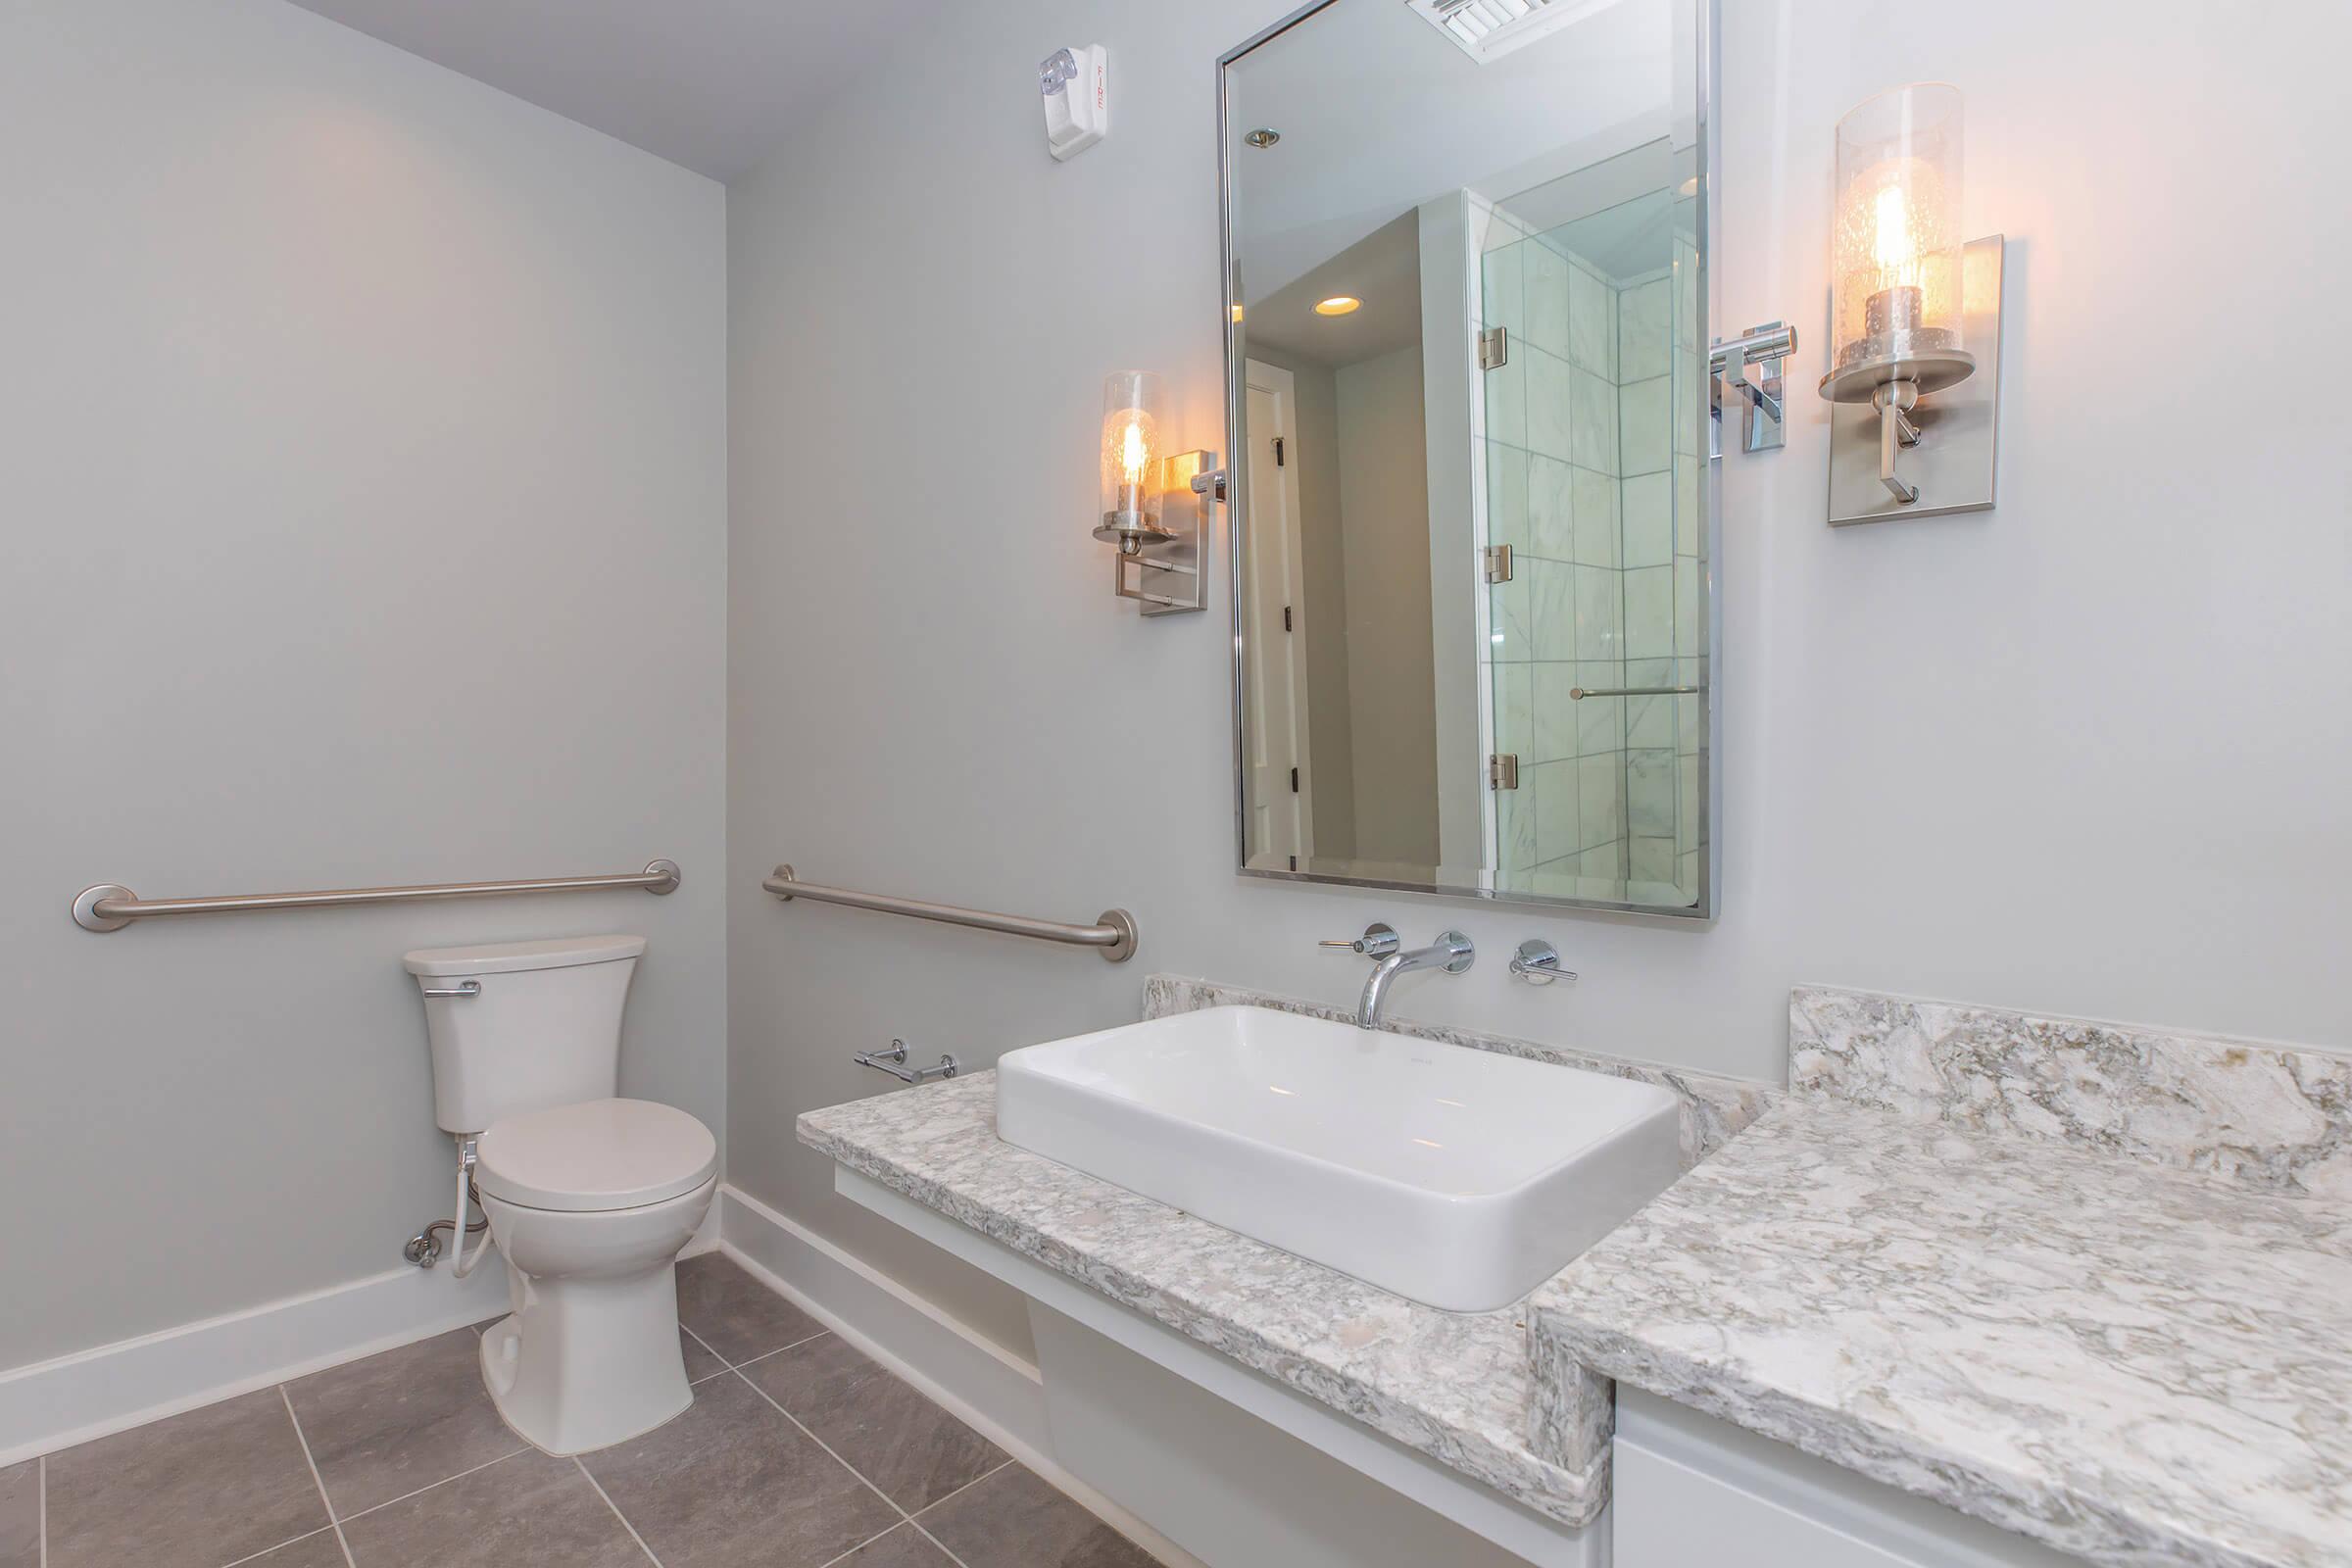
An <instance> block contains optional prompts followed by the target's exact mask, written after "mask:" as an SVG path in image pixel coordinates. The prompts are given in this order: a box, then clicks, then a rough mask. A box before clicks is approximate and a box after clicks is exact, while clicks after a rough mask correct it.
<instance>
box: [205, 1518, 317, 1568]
mask: <svg viewBox="0 0 2352 1568" xmlns="http://www.w3.org/2000/svg"><path fill="white" fill-rule="evenodd" d="M334 1528H335V1527H334V1526H333V1525H331V1524H328V1525H320V1526H319V1528H318V1529H316V1530H310V1531H305V1532H304V1533H303V1534H301V1535H299V1536H296V1537H295V1538H294V1539H293V1540H292V1541H281V1542H279V1543H278V1544H276V1545H274V1546H264V1547H263V1548H262V1549H261V1550H259V1551H257V1552H255V1553H254V1554H253V1555H252V1556H250V1557H239V1558H238V1559H237V1560H236V1561H235V1562H232V1563H223V1564H222V1565H221V1568H245V1565H246V1564H247V1563H253V1562H260V1561H261V1560H262V1559H263V1558H264V1557H267V1556H269V1555H270V1553H271V1552H273V1551H283V1550H285V1549H286V1548H287V1547H288V1546H299V1545H301V1544H303V1543H304V1542H306V1541H311V1540H314V1539H316V1538H318V1537H319V1536H323V1535H326V1534H328V1533H329V1532H331V1531H332V1530H333V1529H334Z"/></svg>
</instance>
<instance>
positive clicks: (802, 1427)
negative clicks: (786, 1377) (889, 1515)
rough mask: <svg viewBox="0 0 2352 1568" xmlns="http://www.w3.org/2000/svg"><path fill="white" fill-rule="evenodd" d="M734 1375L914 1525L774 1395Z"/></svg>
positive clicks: (896, 1503) (740, 1371)
mask: <svg viewBox="0 0 2352 1568" xmlns="http://www.w3.org/2000/svg"><path fill="white" fill-rule="evenodd" d="M735 1375H736V1376H737V1377H739V1378H743V1381H744V1384H745V1386H747V1387H748V1388H750V1390H751V1391H752V1392H753V1393H754V1394H757V1395H758V1396H760V1397H761V1398H762V1399H765V1400H766V1401H767V1402H768V1403H769V1404H771V1405H774V1406H775V1410H776V1414H778V1415H780V1416H782V1417H783V1418H784V1419H785V1420H787V1421H789V1422H791V1423H792V1424H793V1426H794V1427H795V1428H796V1429H797V1430H798V1431H799V1432H800V1434H801V1436H803V1437H805V1438H807V1439H808V1440H809V1442H810V1443H813V1444H815V1445H816V1446H818V1447H820V1448H822V1449H824V1450H825V1452H826V1453H827V1454H828V1455H829V1456H831V1458H832V1460H833V1462H834V1463H835V1464H837V1465H839V1466H841V1467H842V1468H843V1469H844V1470H847V1471H848V1472H849V1473H850V1474H851V1475H854V1476H856V1477H857V1478H858V1484H859V1485H860V1486H862V1487H864V1488H865V1490H866V1491H868V1492H870V1493H872V1494H873V1495H875V1496H877V1497H880V1498H881V1499H882V1500H883V1501H884V1502H885V1503H887V1504H889V1505H890V1507H891V1508H893V1509H894V1510H896V1511H897V1513H898V1516H899V1517H900V1518H901V1519H903V1520H905V1521H906V1522H907V1523H908V1524H913V1523H914V1515H912V1514H910V1513H908V1512H907V1510H906V1509H904V1508H901V1507H900V1506H899V1499H898V1498H896V1497H894V1496H892V1495H890V1494H889V1493H887V1492H884V1491H883V1490H882V1489H881V1488H880V1487H877V1486H875V1485H874V1484H873V1482H871V1481H869V1480H867V1479H866V1474H865V1472H864V1471H862V1470H860V1469H858V1467H857V1466H856V1465H854V1464H852V1463H850V1461H849V1460H847V1459H844V1458H843V1457H842V1456H841V1455H840V1454H839V1453H836V1452H834V1449H833V1445H831V1444H829V1443H827V1442H826V1441H825V1440H824V1439H822V1438H820V1437H818V1436H817V1435H816V1434H815V1433H813V1432H811V1431H809V1428H808V1427H807V1426H806V1425H805V1424H804V1423H803V1422H802V1420H801V1418H800V1417H799V1416H797V1415H794V1414H793V1413H792V1412H791V1411H790V1410H787V1409H785V1408H784V1406H783V1405H782V1404H780V1403H778V1402H777V1399H776V1397H775V1396H774V1395H772V1394H770V1393H768V1392H767V1391H766V1390H765V1389H763V1388H761V1387H760V1385H759V1384H757V1383H754V1382H752V1380H751V1379H750V1378H745V1377H743V1369H742V1368H741V1367H738V1368H736V1371H735ZM888 1533H889V1532H888V1531H885V1532H884V1534H885V1535H887V1534H888Z"/></svg>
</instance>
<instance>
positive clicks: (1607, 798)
mask: <svg viewBox="0 0 2352 1568" xmlns="http://www.w3.org/2000/svg"><path fill="white" fill-rule="evenodd" d="M1624 778H1625V754H1624V753H1623V752H1606V753H1603V754H1602V755H1600V756H1598V757H1580V758H1578V759H1577V761H1576V792H1577V803H1576V810H1577V837H1578V838H1579V839H1580V840H1581V841H1582V842H1581V843H1580V844H1579V846H1578V847H1579V848H1580V849H1591V848H1592V847H1593V846H1594V845H1596V844H1608V843H1612V842H1614V841H1616V840H1617V839H1620V838H1623V837H1624V836H1625V789H1624ZM1608 874H1610V875H1617V876H1622V875H1623V874H1624V873H1623V872H1622V871H1619V872H1611V873H1608Z"/></svg>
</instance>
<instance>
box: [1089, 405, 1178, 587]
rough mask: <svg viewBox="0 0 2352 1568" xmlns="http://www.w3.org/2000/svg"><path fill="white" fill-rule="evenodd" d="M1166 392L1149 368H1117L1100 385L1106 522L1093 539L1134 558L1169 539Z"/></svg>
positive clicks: (1104, 517)
mask: <svg viewBox="0 0 2352 1568" xmlns="http://www.w3.org/2000/svg"><path fill="white" fill-rule="evenodd" d="M1164 413H1165V394H1164V393H1163V392H1162V391H1161V389H1160V381H1159V377H1158V376H1156V375H1153V374H1152V372H1151V371H1149V370H1118V371H1114V372H1113V373H1112V374H1111V375H1110V376H1108V377H1107V378H1106V379H1104V381H1103V521H1102V522H1101V524H1100V525H1098V526H1097V527H1096V529H1095V537H1096V538H1098V539H1101V540H1103V541H1105V542H1107V543H1110V544H1115V545H1117V546H1118V547H1119V553H1120V554H1121V555H1128V556H1132V555H1134V554H1135V553H1136V552H1137V551H1139V550H1141V549H1142V548H1143V547H1144V545H1145V544H1146V543H1147V542H1149V541H1152V540H1155V539H1165V538H1168V537H1170V530H1169V529H1167V528H1166V527H1164V526H1162V525H1161V523H1160V520H1159V513H1160V491H1161V475H1160V471H1159V460H1160V456H1161V447H1160V440H1161V437H1160V427H1161V422H1162V417H1163V415H1164Z"/></svg>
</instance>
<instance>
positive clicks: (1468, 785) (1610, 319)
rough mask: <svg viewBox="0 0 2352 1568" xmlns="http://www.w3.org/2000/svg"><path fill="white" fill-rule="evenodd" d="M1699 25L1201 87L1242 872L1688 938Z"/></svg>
mask: <svg viewBox="0 0 2352 1568" xmlns="http://www.w3.org/2000/svg"><path fill="white" fill-rule="evenodd" d="M1712 5H1713V0H1323V3H1321V4H1318V5H1314V6H1310V7H1308V8H1307V9H1305V10H1303V11H1301V12H1299V14H1297V15H1296V16H1294V17H1292V18H1290V19H1289V20H1288V21H1286V22H1284V23H1282V24H1280V25H1277V26H1275V27H1273V28H1270V29H1269V30H1268V31H1267V32H1265V33H1263V34H1261V35H1260V36H1258V37H1256V38H1254V39H1251V40H1250V42H1249V43H1247V44H1245V45H1243V46H1242V47H1241V48H1239V49H1237V50H1235V51H1234V52H1233V53H1231V54H1229V55H1227V56H1226V57H1225V58H1224V60H1223V61H1222V62H1221V63H1220V66H1221V72H1222V83H1221V90H1220V93H1219V118H1220V128H1221V135H1222V137H1223V146H1224V161H1223V167H1224V219H1225V275H1226V286H1227V290H1228V298H1227V301H1226V306H1227V315H1228V317H1229V321H1228V324H1227V340H1226V374H1227V419H1228V426H1229V428H1228V440H1227V443H1226V450H1227V451H1228V452H1229V453H1230V454H1231V455H1232V456H1231V460H1230V471H1229V490H1230V498H1231V502H1232V516H1233V526H1234V549H1233V575H1234V581H1233V605H1234V621H1235V624H1234V633H1235V636H1234V650H1235V654H1234V661H1235V663H1234V704H1235V744H1236V769H1235V772H1236V791H1237V797H1238V805H1239V810H1238V820H1239V834H1240V849H1241V868H1242V870H1243V871H1244V873H1245V874H1249V875H1255V876H1268V877H1282V878H1290V879H1295V880H1299V881H1309V882H1343V883H1353V884H1360V885H1370V886H1378V887H1388V888H1401V889H1410V890H1417V891H1422V892H1431V893H1445V894H1454V895H1467V896H1473V897H1483V898H1493V899H1502V900H1510V901H1514V902H1528V903H1545V904H1568V905H1576V906H1582V907H1600V908H1610V909H1621V910H1630V911H1639V912H1643V913H1650V914H1661V915H1675V916H1685V917H1694V918H1707V917H1711V916H1712V914H1713V912H1714V910H1715V907H1716V903H1717V888H1716V883H1717V874H1718V873H1717V863H1718V854H1717V849H1718V846H1717V844H1716V842H1715V824H1716V823H1717V821H1718V820H1719V808H1720V802H1721V787H1720V780H1719V778H1718V777H1717V760H1716V759H1717V756H1718V751H1719V748H1718V747H1717V745H1716V733H1717V730H1718V726H1719V722H1720V715H1719V714H1718V712H1717V709H1716V704H1715V700H1714V689H1715V687H1714V681H1713V680H1712V678H1711V674H1712V670H1713V662H1714V657H1715V652H1716V643H1717V619H1718V612H1717V607H1716V596H1715V591H1714V581H1713V575H1712V573H1713V569H1714V562H1715V559H1716V554H1717V550H1716V529H1717V521H1716V508H1715V505H1714V502H1713V498H1712V491H1713V483H1712V479H1713V475H1712V472H1711V470H1710V468H1709V464H1708V458H1707V445H1708V438H1709V420H1708V383H1707V354H1706V349H1705V345H1706V344H1707V343H1708V341H1709V334H1708V326H1707V320H1706V299H1707V282H1706V272H1707V244H1708V242H1707V221H1706V207H1707V199H1706V192H1707V172H1708V162H1709V160H1708V124H1709V120H1710V116H1709V112H1708V101H1709V89H1710V85H1711V82H1712V79H1713V69H1712V48H1713V44H1712V35H1713V27H1712V20H1713V17H1712Z"/></svg>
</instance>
